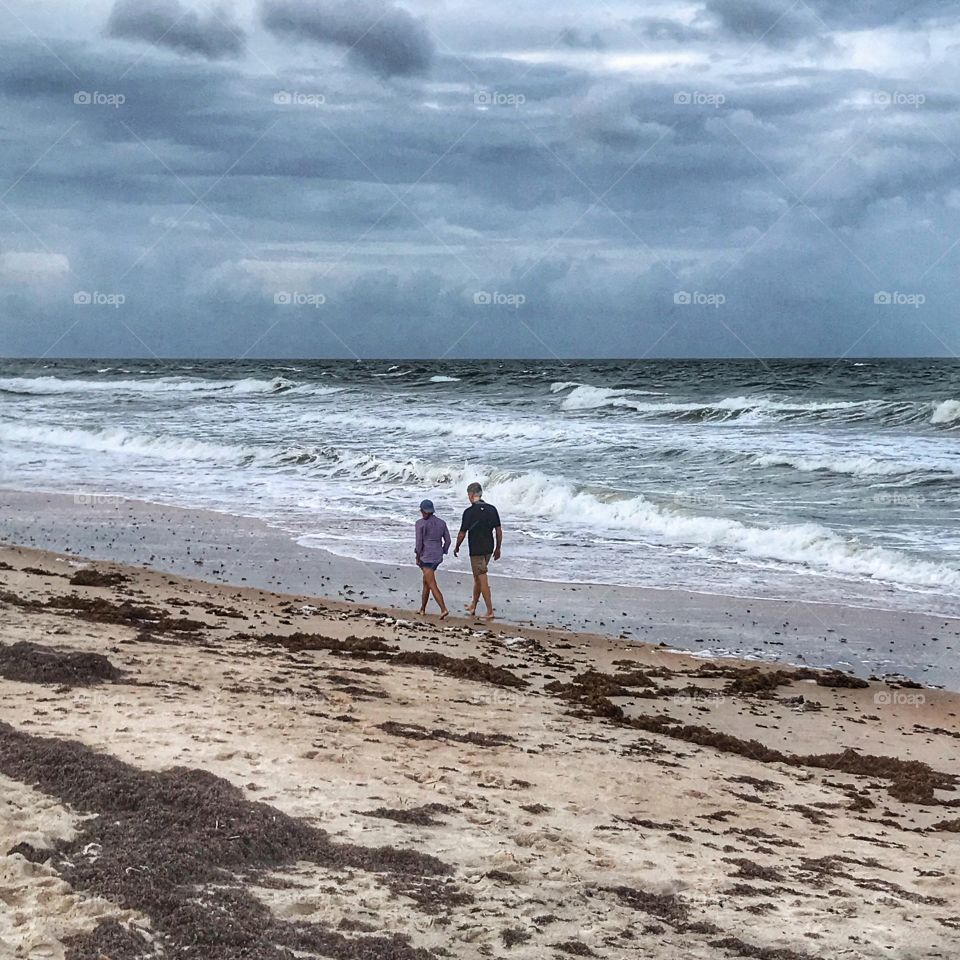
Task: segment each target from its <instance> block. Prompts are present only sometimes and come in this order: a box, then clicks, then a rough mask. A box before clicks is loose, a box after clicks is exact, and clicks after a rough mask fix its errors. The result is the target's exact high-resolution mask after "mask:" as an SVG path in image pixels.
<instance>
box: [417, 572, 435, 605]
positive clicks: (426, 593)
mask: <svg viewBox="0 0 960 960" xmlns="http://www.w3.org/2000/svg"><path fill="white" fill-rule="evenodd" d="M420 570H421V573H423V588H422V589H421V591H420V609H419V610H418V611H417V613H426V612H427V603H428V602H429V600H430V584H429V582H428V581H427V575H428V574H430V575H432V574H433V571H432V570H428V569H427V568H426V567H421V568H420Z"/></svg>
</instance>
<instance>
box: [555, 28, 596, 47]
mask: <svg viewBox="0 0 960 960" xmlns="http://www.w3.org/2000/svg"><path fill="white" fill-rule="evenodd" d="M559 40H560V42H561V43H562V44H563V45H564V46H565V47H570V49H571V50H604V49H606V46H607V45H606V44H605V43H604V42H603V38H602V37H601V36H600V35H599V34H598V33H591V34H590V35H589V36H587V35H585V34H583V33H581V32H580V31H579V30H577V29H576V28H575V27H564V29H563V30H561V31H560V37H559Z"/></svg>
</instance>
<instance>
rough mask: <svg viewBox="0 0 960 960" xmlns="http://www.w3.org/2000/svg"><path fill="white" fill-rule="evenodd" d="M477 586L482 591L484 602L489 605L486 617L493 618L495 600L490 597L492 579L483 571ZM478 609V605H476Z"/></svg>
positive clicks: (478, 578)
mask: <svg viewBox="0 0 960 960" xmlns="http://www.w3.org/2000/svg"><path fill="white" fill-rule="evenodd" d="M477 586H478V587H479V590H480V593H481V594H482V596H483V602H484V603H485V604H486V605H487V613H486V617H485V619H487V620H492V619H493V601H492V600H491V599H490V581H489V579H488V578H487V575H486V574H485V573H481V574H480V576H478V577H477ZM474 609H476V607H474Z"/></svg>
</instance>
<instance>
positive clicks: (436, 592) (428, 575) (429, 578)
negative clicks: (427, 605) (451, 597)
mask: <svg viewBox="0 0 960 960" xmlns="http://www.w3.org/2000/svg"><path fill="white" fill-rule="evenodd" d="M423 580H424V584H425V585H426V586H427V587H429V589H430V592H431V593H432V594H433V599H434V600H436V601H437V605H438V606H439V607H440V616H441V617H445V616H446V615H447V613H448V611H447V605H446V603H445V602H444V599H443V594H442V593H441V592H440V584H438V583H437V571H436V570H424V571H423Z"/></svg>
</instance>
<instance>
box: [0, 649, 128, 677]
mask: <svg viewBox="0 0 960 960" xmlns="http://www.w3.org/2000/svg"><path fill="white" fill-rule="evenodd" d="M122 676H123V673H122V672H121V671H120V670H118V669H117V668H116V667H115V666H114V665H113V664H112V663H111V662H110V661H109V660H108V659H107V658H106V657H104V656H102V655H101V654H99V653H81V652H79V651H74V650H58V649H55V648H54V647H46V646H43V645H42V644H38V643H29V642H28V641H26V640H21V641H20V642H19V643H14V644H10V645H9V646H8V645H0V677H3V678H4V679H6V680H15V681H17V682H18V683H55V684H59V685H66V686H70V687H90V686H94V685H96V684H98V683H110V682H113V681H116V680H119V679H120V678H121V677H122Z"/></svg>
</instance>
